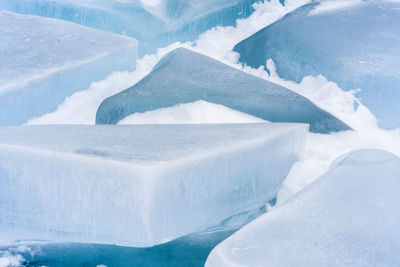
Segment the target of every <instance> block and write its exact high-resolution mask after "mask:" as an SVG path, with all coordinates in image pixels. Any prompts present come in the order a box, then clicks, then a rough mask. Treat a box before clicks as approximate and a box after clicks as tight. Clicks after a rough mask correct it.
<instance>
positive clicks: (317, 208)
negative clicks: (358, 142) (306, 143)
mask: <svg viewBox="0 0 400 267" xmlns="http://www.w3.org/2000/svg"><path fill="white" fill-rule="evenodd" d="M399 179H400V158H399V157H397V156H395V155H393V154H391V153H389V152H386V151H382V150H358V151H354V152H351V153H349V154H347V155H344V156H342V157H340V158H338V159H337V160H336V161H335V162H334V163H333V164H332V165H331V168H330V170H329V171H328V172H327V173H326V174H325V175H324V176H323V177H321V178H320V179H319V180H318V181H316V182H314V183H313V184H311V185H310V186H309V187H308V188H306V189H305V190H303V191H302V192H301V193H299V194H297V195H296V196H294V197H293V198H291V199H290V200H289V201H288V202H286V203H285V204H283V205H280V206H278V207H276V208H275V209H273V210H272V211H270V212H268V213H266V214H265V215H263V216H261V217H259V218H258V219H256V220H255V221H253V222H251V223H250V224H248V225H247V226H245V227H244V228H242V229H241V230H239V231H238V232H237V233H235V234H234V235H232V236H231V237H229V238H228V239H227V240H225V241H223V242H222V243H221V244H219V245H218V246H217V247H216V248H215V249H214V250H213V252H211V254H210V256H209V257H208V260H207V263H206V266H264V265H265V264H268V265H271V266H294V265H299V266H394V265H397V263H398V262H399V260H400V257H399V252H400V238H399V236H400V227H399V222H400V221H399V217H398V214H399V212H400V198H399V195H398V191H399V190H400V180H399Z"/></svg>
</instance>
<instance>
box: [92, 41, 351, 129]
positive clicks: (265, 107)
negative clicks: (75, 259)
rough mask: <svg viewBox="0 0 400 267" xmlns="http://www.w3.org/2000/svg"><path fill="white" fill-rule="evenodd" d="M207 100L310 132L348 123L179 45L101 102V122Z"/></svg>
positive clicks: (99, 115) (345, 126)
mask: <svg viewBox="0 0 400 267" xmlns="http://www.w3.org/2000/svg"><path fill="white" fill-rule="evenodd" d="M197 100H204V101H207V102H212V103H215V104H221V105H224V106H226V107H228V108H230V109H234V110H237V111H240V112H244V113H248V114H250V115H253V116H256V117H259V118H261V119H264V120H267V121H272V122H300V123H309V124H310V125H311V131H314V132H322V133H326V132H331V131H340V130H347V129H349V127H348V126H347V125H346V124H344V123H343V122H341V121H340V120H338V119H337V118H335V117H334V116H332V115H331V114H329V113H327V112H325V111H323V110H321V109H319V108H318V107H317V106H315V105H314V104H313V103H312V102H310V101H309V100H308V99H306V98H304V97H302V96H300V95H298V94H296V93H294V92H293V91H290V90H289V89H286V88H284V87H282V86H279V85H277V84H274V83H271V82H268V81H265V80H263V79H260V78H257V77H255V76H252V75H250V74H247V73H244V72H242V71H239V70H237V69H234V68H232V67H230V66H228V65H225V64H223V63H221V62H219V61H217V60H214V59H211V58H209V57H207V56H204V55H201V54H199V53H196V52H193V51H190V50H188V49H185V48H178V49H176V50H174V51H172V52H170V53H169V54H167V55H166V56H165V57H164V58H162V59H161V60H160V62H159V63H158V64H157V65H156V66H155V67H154V69H153V70H152V72H151V73H150V74H149V75H148V76H146V77H145V78H143V79H142V80H141V81H140V82H138V83H137V84H135V85H134V86H132V87H131V88H128V89H126V90H125V91H122V92H121V93H118V94H116V95H114V96H111V97H109V98H107V99H105V100H104V101H103V103H102V104H101V105H100V107H99V109H98V111H97V115H96V123H97V124H116V123H118V122H119V121H120V120H122V119H124V118H125V117H126V116H128V115H131V114H134V113H137V112H140V113H142V112H145V111H149V110H155V109H159V108H165V107H170V106H174V105H176V104H180V103H188V102H194V101H197Z"/></svg>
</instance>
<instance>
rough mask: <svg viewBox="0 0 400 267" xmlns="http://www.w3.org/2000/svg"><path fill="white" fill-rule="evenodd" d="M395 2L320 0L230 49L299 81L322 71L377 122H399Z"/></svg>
mask: <svg viewBox="0 0 400 267" xmlns="http://www.w3.org/2000/svg"><path fill="white" fill-rule="evenodd" d="M399 8H400V2H399V1H356V0H353V1H321V3H312V4H309V5H305V6H303V7H301V8H299V9H297V10H296V11H293V12H292V13H290V14H289V15H287V16H285V17H284V18H283V19H281V20H280V21H278V22H276V23H274V24H272V25H270V26H268V27H266V28H264V29H262V30H261V31H259V32H258V33H256V34H254V35H252V36H251V37H249V38H248V39H246V40H244V41H242V42H240V43H239V44H237V45H236V46H235V48H234V50H235V51H237V52H239V53H240V61H241V62H243V63H245V64H247V65H249V66H252V67H256V68H258V67H259V66H262V65H266V61H267V60H268V59H273V60H274V62H275V64H276V67H277V72H278V74H279V75H280V76H281V77H282V78H284V79H286V80H293V81H296V82H300V81H301V80H302V79H303V78H304V77H305V76H309V75H313V76H317V75H319V74H322V75H324V76H325V77H326V78H327V79H328V80H329V81H333V82H336V83H337V84H338V85H339V87H340V88H342V89H344V90H347V91H349V90H351V89H361V91H360V92H358V94H357V96H358V97H359V98H361V102H362V103H363V104H364V105H365V106H367V107H368V108H369V109H370V110H371V111H372V113H373V114H374V115H375V116H376V117H377V119H378V120H379V124H380V126H381V127H384V128H388V129H393V128H397V127H400V117H399V116H398V114H399V113H400V106H399V105H398V103H399V102H400V78H399V77H400V63H399V62H400V56H399V52H398V51H399V47H400V27H396V26H394V25H400V15H399V12H398V9H399Z"/></svg>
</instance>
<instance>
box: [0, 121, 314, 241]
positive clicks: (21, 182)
mask: <svg viewBox="0 0 400 267" xmlns="http://www.w3.org/2000/svg"><path fill="white" fill-rule="evenodd" d="M307 132H308V125H305V124H273V123H271V124H269V123H268V124H264V123H259V124H221V125H206V124H203V125H140V126H138V125H136V126H120V125H118V126H16V127H1V128H0V222H1V224H2V225H5V226H2V227H10V225H11V229H13V227H14V229H16V230H15V231H11V230H10V231H8V235H9V237H8V239H9V240H12V239H19V240H21V239H50V240H55V241H76V242H85V243H103V244H120V245H126V246H139V247H140V246H152V245H156V244H160V243H164V242H167V241H170V240H174V239H176V238H178V237H181V236H184V235H187V234H190V233H194V232H197V231H200V230H204V229H207V228H209V227H213V226H215V225H217V224H219V223H220V222H221V221H223V220H224V219H226V218H228V217H230V216H232V215H234V214H238V213H241V212H243V211H248V210H252V209H255V208H258V207H260V206H261V205H264V204H266V203H267V202H268V201H269V200H271V199H273V198H274V197H275V196H276V194H277V192H278V190H279V189H280V188H281V183H282V181H283V180H284V179H285V177H286V175H287V173H288V171H289V169H290V168H291V166H292V164H293V163H294V162H296V161H297V159H298V157H299V156H300V154H301V153H302V150H303V146H304V138H305V134H306V133H307Z"/></svg>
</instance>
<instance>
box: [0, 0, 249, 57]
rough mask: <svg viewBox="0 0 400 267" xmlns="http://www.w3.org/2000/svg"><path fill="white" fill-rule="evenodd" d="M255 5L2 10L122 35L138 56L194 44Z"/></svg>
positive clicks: (99, 0)
mask: <svg viewBox="0 0 400 267" xmlns="http://www.w3.org/2000/svg"><path fill="white" fill-rule="evenodd" d="M255 2H256V0H234V1H232V0H206V1H199V0H160V1H145V0H127V1H126V0H124V1H120V0H82V1H77V0H4V1H1V2H0V9H5V10H8V11H12V12H17V13H22V14H30V15H39V16H44V17H52V18H57V19H63V20H67V21H71V22H74V23H78V24H82V25H85V26H89V27H93V28H97V29H101V30H105V31H110V32H114V33H117V34H125V35H128V36H131V37H134V38H136V39H138V40H139V41H140V50H141V54H142V55H143V54H145V53H153V52H155V49H156V48H159V47H165V46H167V45H168V44H170V43H172V42H175V41H192V40H195V39H197V37H198V36H199V34H201V33H203V32H204V31H206V30H208V29H211V28H212V27H215V26H217V25H234V24H235V22H236V19H238V18H244V17H248V16H249V15H250V14H251V13H252V12H253V8H252V4H253V3H255Z"/></svg>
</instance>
